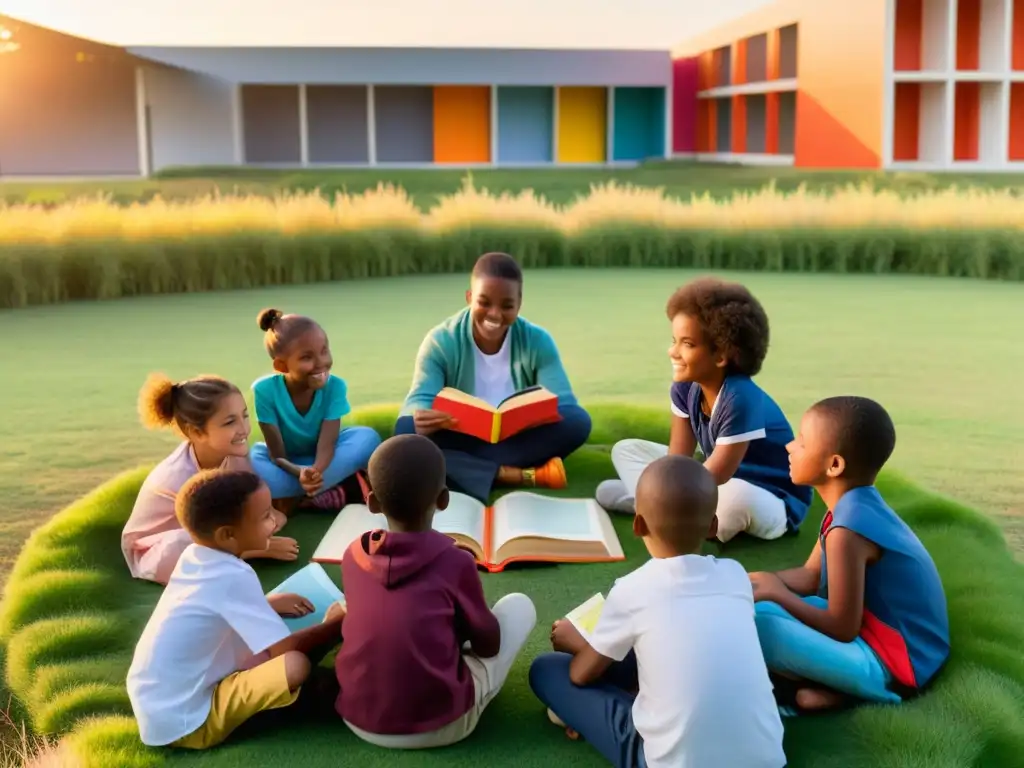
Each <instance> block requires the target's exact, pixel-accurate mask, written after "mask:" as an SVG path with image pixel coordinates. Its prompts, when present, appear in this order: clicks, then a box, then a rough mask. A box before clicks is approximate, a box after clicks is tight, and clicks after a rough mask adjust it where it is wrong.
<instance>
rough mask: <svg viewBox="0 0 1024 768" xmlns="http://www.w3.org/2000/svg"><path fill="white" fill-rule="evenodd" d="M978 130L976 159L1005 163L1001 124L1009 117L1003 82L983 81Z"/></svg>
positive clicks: (984, 161) (1005, 89) (1007, 100)
mask: <svg viewBox="0 0 1024 768" xmlns="http://www.w3.org/2000/svg"><path fill="white" fill-rule="evenodd" d="M979 112H980V121H981V125H980V126H979V130H978V159H979V160H980V161H981V162H983V163H1005V162H1006V160H1007V154H1008V152H1007V149H1008V147H1007V138H1006V136H1005V135H1004V132H1003V126H1004V125H1005V124H1006V123H1007V121H1008V120H1009V119H1010V115H1009V88H1008V87H1007V86H1006V85H1004V84H1003V83H983V84H982V86H981V105H980V109H979Z"/></svg>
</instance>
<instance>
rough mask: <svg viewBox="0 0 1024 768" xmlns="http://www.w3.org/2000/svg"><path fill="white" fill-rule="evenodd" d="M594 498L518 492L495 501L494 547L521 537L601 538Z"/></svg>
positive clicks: (559, 538) (580, 539)
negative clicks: (568, 497) (558, 496)
mask: <svg viewBox="0 0 1024 768" xmlns="http://www.w3.org/2000/svg"><path fill="white" fill-rule="evenodd" d="M596 503H597V502H595V501H594V500H593V499H556V498H554V497H551V496H541V495H540V494H537V493H527V492H523V491H518V492H515V493H510V494H508V495H507V496H502V497H501V498H500V499H498V501H497V502H495V504H494V550H495V552H497V551H498V550H499V549H500V548H501V547H502V546H503V545H504V544H505V543H506V542H508V541H510V540H512V539H515V538H520V537H524V536H529V537H536V538H546V539H557V540H561V541H604V535H603V532H602V530H601V526H600V524H599V523H598V519H597V516H596V514H595V511H594V509H593V505H595V504H596Z"/></svg>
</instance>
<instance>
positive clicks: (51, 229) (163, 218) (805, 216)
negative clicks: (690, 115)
mask: <svg viewBox="0 0 1024 768" xmlns="http://www.w3.org/2000/svg"><path fill="white" fill-rule="evenodd" d="M610 223H622V224H633V225H644V226H654V227H659V228H666V229H669V230H680V229H682V230H687V229H689V230H708V229H718V228H722V229H730V230H757V231H763V230H766V229H768V230H772V229H793V228H798V229H808V228H810V229H843V230H848V229H860V228H865V227H879V228H892V227H899V228H912V229H922V230H924V229H935V228H941V229H947V228H950V227H953V228H972V229H1003V230H1005V229H1010V230H1018V231H1020V230H1024V198H1022V197H1020V196H1018V195H1017V194H1015V193H1013V192H1011V191H1007V190H995V189H978V188H970V189H946V190H938V191H929V192H925V193H922V194H919V195H916V196H913V197H906V196H902V195H900V194H898V193H897V192H894V191H889V190H878V189H875V188H873V187H871V186H870V185H868V184H864V185H861V186H851V187H847V188H845V189H840V190H838V191H835V192H830V193H824V192H812V191H808V190H807V189H806V188H803V187H801V188H800V189H798V190H796V191H795V192H791V193H788V194H783V193H781V192H779V191H778V190H776V189H775V188H774V186H768V187H765V188H764V189H762V190H760V191H757V192H749V193H738V194H736V195H735V196H733V197H732V198H731V199H727V200H716V199H713V198H712V197H711V196H710V195H704V196H694V197H692V198H690V199H689V200H680V199H676V198H673V197H670V196H668V195H667V194H666V193H665V190H664V189H662V188H652V187H635V186H628V185H627V186H622V185H618V184H616V183H614V182H613V183H608V184H602V185H595V186H592V187H591V189H590V192H589V194H587V195H581V196H578V197H577V198H576V199H575V200H574V201H572V202H571V203H569V204H567V205H564V206H556V205H554V204H552V203H551V202H549V201H547V200H545V199H544V198H543V197H541V196H539V195H537V194H535V193H534V192H533V191H532V190H525V191H523V192H521V193H519V194H511V193H503V194H500V195H492V194H490V193H489V192H488V191H487V190H486V189H477V188H476V187H475V186H474V185H473V182H472V180H471V179H467V180H466V182H465V184H464V186H463V188H462V189H461V190H460V191H458V192H457V193H455V194H453V195H448V196H445V197H442V198H441V199H440V200H439V202H438V204H437V205H436V206H434V207H433V208H431V209H430V210H428V211H426V212H421V211H420V210H419V209H418V208H417V207H416V205H415V204H414V203H413V200H412V198H411V197H410V196H409V195H408V194H407V193H406V192H405V191H404V190H403V189H401V188H399V187H395V186H391V185H384V184H381V185H379V186H378V187H377V188H376V189H373V190H369V191H367V192H365V193H362V194H356V195H353V194H338V195H336V196H335V197H334V198H326V197H324V196H322V195H320V194H319V193H318V192H317V191H311V192H298V193H293V194H287V195H282V196H278V197H274V198H268V197H263V196H241V195H240V196H234V195H208V196H205V197H201V198H197V199H194V200H187V201H168V200H163V199H160V198H157V199H155V200H152V201H150V202H148V203H135V204H132V205H129V206H119V205H116V204H115V203H114V202H113V201H112V200H111V199H110V198H108V197H102V196H101V197H97V198H94V199H86V200H76V201H73V202H69V203H65V204H63V205H60V206H57V207H53V208H47V207H44V206H39V205H12V206H0V247H3V246H8V247H9V246H16V245H28V244H46V245H54V244H59V243H70V242H76V241H81V240H82V239H103V240H125V241H129V242H132V241H135V242H137V241H140V240H149V239H164V238H171V239H180V238H189V237H208V236H216V235H222V234H229V233H237V232H273V233H279V234H283V235H296V234H317V233H319V234H330V233H335V232H346V231H354V230H363V231H365V230H376V229H384V228H386V229H391V230H404V231H408V232H417V233H421V234H445V233H448V232H451V231H453V230H458V229H461V228H465V227H471V226H478V225H499V226H500V227H502V228H508V227H513V228H514V227H520V226H522V227H528V228H531V229H533V228H543V229H550V230H554V231H557V232H560V233H561V234H564V235H573V234H576V233H579V232H581V231H585V230H587V229H589V228H592V227H595V226H602V227H603V226H607V225H608V224H610Z"/></svg>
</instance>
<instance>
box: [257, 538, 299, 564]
mask: <svg viewBox="0 0 1024 768" xmlns="http://www.w3.org/2000/svg"><path fill="white" fill-rule="evenodd" d="M262 557H266V558H269V559H271V560H284V561H286V562H290V561H292V560H296V559H298V557H299V543H298V542H297V541H295V539H289V538H287V537H286V536H274V537H272V538H271V539H270V544H269V546H268V547H267V548H266V550H264V552H263V554H262Z"/></svg>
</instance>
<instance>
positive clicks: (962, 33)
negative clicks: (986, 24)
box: [956, 0, 981, 70]
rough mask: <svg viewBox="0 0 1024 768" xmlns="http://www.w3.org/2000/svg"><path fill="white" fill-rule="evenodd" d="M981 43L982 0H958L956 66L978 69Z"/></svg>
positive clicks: (965, 68)
mask: <svg viewBox="0 0 1024 768" xmlns="http://www.w3.org/2000/svg"><path fill="white" fill-rule="evenodd" d="M980 45H981V0H957V8H956V68H957V69H963V70H976V69H978V67H979V61H980V52H979V50H978V49H979V47H980Z"/></svg>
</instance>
